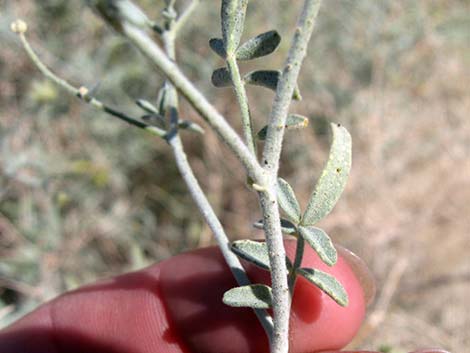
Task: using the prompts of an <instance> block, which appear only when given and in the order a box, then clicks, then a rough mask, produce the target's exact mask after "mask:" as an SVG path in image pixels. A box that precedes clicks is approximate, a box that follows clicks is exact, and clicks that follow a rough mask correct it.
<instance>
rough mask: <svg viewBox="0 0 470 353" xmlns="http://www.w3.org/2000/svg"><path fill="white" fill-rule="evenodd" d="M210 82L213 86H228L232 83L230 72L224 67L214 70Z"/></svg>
mask: <svg viewBox="0 0 470 353" xmlns="http://www.w3.org/2000/svg"><path fill="white" fill-rule="evenodd" d="M211 81H212V84H213V85H214V86H215V87H218V88H220V87H228V86H231V85H232V78H231V76H230V72H229V71H228V70H227V68H225V67H221V68H220V69H217V70H215V71H214V72H213V73H212V77H211Z"/></svg>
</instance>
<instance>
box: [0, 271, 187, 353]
mask: <svg viewBox="0 0 470 353" xmlns="http://www.w3.org/2000/svg"><path fill="white" fill-rule="evenodd" d="M159 277H160V268H159V266H158V265H157V266H152V267H150V268H148V269H145V270H143V271H139V272H134V273H129V274H125V275H122V276H118V277H115V278H113V279H110V280H107V281H102V282H98V283H95V284H93V285H90V286H85V287H82V288H80V289H78V290H75V291H73V292H70V293H66V294H64V295H62V296H60V297H58V298H57V299H55V300H53V301H52V302H50V303H48V304H46V305H43V306H41V307H40V308H39V309H37V310H36V311H34V312H33V313H31V314H30V315H28V316H26V317H24V318H23V319H21V320H19V321H18V322H16V323H15V324H13V325H12V326H11V327H9V328H7V329H5V330H3V331H2V332H0V352H2V353H20V352H28V353H66V352H67V353H75V352H77V353H78V352H80V353H82V352H96V353H189V351H188V350H187V349H186V348H185V347H184V344H183V343H182V342H181V341H180V340H179V339H178V336H177V335H176V334H175V332H174V331H173V330H172V329H171V327H170V325H169V322H168V319H167V317H166V310H165V308H164V307H163V305H164V304H163V302H162V300H161V295H160V293H159V291H158V282H159Z"/></svg>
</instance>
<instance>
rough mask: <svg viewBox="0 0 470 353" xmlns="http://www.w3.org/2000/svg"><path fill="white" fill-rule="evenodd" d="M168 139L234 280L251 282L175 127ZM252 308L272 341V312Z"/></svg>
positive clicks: (170, 50)
mask: <svg viewBox="0 0 470 353" xmlns="http://www.w3.org/2000/svg"><path fill="white" fill-rule="evenodd" d="M175 30H176V29H175V27H174V26H173V27H172V29H171V30H169V31H167V32H164V33H163V36H162V40H163V45H164V47H165V51H166V54H167V55H168V57H169V58H170V59H171V60H174V61H176V52H175V39H176V32H175ZM167 89H168V90H169V94H170V96H171V97H172V99H173V104H174V105H175V108H176V109H178V95H177V92H176V88H175V86H173V84H171V83H170V82H168V81H167ZM168 143H169V144H170V146H171V148H172V150H173V154H174V156H175V161H176V165H177V167H178V171H179V172H180V174H181V177H182V178H183V180H184V182H185V183H186V186H187V187H188V189H189V192H190V194H191V197H192V198H193V200H194V202H195V203H196V206H197V207H198V209H199V212H201V214H202V216H203V218H204V220H205V221H206V223H207V224H208V225H209V228H210V229H211V230H212V233H213V234H214V238H215V240H216V242H217V245H218V246H219V249H220V251H221V253H222V256H223V257H224V259H225V262H226V263H227V266H228V267H229V268H230V270H231V271H232V274H233V276H234V277H235V280H236V281H237V283H238V285H239V286H245V285H249V284H251V282H250V280H249V279H248V276H247V275H246V272H245V269H244V268H243V266H242V264H241V262H240V260H239V259H238V257H237V256H236V255H235V254H234V253H233V252H232V251H231V250H230V240H229V238H228V236H227V234H226V233H225V230H224V228H223V226H222V224H221V223H220V220H219V219H218V217H217V215H216V213H215V211H214V209H213V208H212V206H211V204H210V202H209V200H208V199H207V197H206V195H205V193H204V191H203V190H202V189H201V186H200V185H199V182H198V180H197V178H196V176H195V175H194V172H193V170H192V168H191V165H190V164H189V162H188V158H187V156H186V153H185V151H184V146H183V143H182V141H181V138H180V135H179V132H178V131H176V133H175V134H173V135H170V137H169V138H168ZM254 312H255V314H256V316H257V317H258V320H259V321H260V323H261V325H262V326H263V328H264V330H265V332H266V335H267V336H268V340H269V342H271V340H272V335H273V322H272V318H271V316H270V315H269V314H268V312H267V311H266V310H261V309H254Z"/></svg>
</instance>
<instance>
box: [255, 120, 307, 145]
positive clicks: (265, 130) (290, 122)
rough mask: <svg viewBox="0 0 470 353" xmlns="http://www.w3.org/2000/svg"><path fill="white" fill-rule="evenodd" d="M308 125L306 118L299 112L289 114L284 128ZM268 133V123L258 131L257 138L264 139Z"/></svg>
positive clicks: (298, 127) (297, 127) (290, 128)
mask: <svg viewBox="0 0 470 353" xmlns="http://www.w3.org/2000/svg"><path fill="white" fill-rule="evenodd" d="M307 126H308V118H307V117H305V116H302V115H299V114H289V116H288V117H287V119H286V125H285V128H286V129H287V130H294V129H301V128H304V127H307ZM267 134H268V125H265V126H264V127H263V128H262V129H261V130H260V131H258V134H257V135H258V138H259V139H260V140H266V135H267Z"/></svg>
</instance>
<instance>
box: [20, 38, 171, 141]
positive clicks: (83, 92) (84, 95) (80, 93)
mask: <svg viewBox="0 0 470 353" xmlns="http://www.w3.org/2000/svg"><path fill="white" fill-rule="evenodd" d="M18 35H19V37H20V40H21V43H22V44H23V47H24V49H25V50H26V53H27V54H28V56H29V58H30V59H31V61H32V62H33V63H34V65H35V66H36V67H37V68H38V69H39V70H40V71H41V73H42V74H43V75H44V76H45V77H46V78H48V79H50V80H51V81H53V82H54V83H56V84H57V85H58V86H59V87H61V88H62V89H64V90H65V91H66V92H67V93H69V94H70V95H72V96H74V97H77V98H79V99H81V100H82V101H84V102H85V103H88V104H90V105H92V106H93V107H95V108H97V109H99V110H101V111H103V112H105V113H108V114H110V115H112V116H114V117H116V118H118V119H120V120H122V121H125V122H127V123H128V124H131V125H133V126H136V127H138V128H140V129H144V130H146V131H148V132H150V133H152V134H154V135H158V136H160V137H163V136H165V134H166V132H165V131H164V130H162V129H159V128H158V127H156V126H151V125H148V124H146V123H144V122H142V121H140V120H137V119H135V118H132V117H130V116H129V115H127V114H125V113H123V112H120V111H117V110H115V109H113V108H111V107H109V106H107V105H106V104H104V103H103V102H101V101H100V100H98V99H96V98H94V97H91V96H89V95H88V90H87V89H86V88H85V87H83V86H82V87H80V88H77V87H74V86H73V85H71V84H70V83H69V82H67V81H66V80H64V79H62V78H60V77H59V76H57V75H56V74H54V73H53V72H52V71H51V70H50V69H49V68H48V67H47V66H46V65H45V64H44V63H43V62H42V61H41V59H39V57H38V56H37V54H36V53H35V51H34V50H33V48H32V47H31V45H30V44H29V42H28V40H27V39H26V36H25V35H24V33H18Z"/></svg>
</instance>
